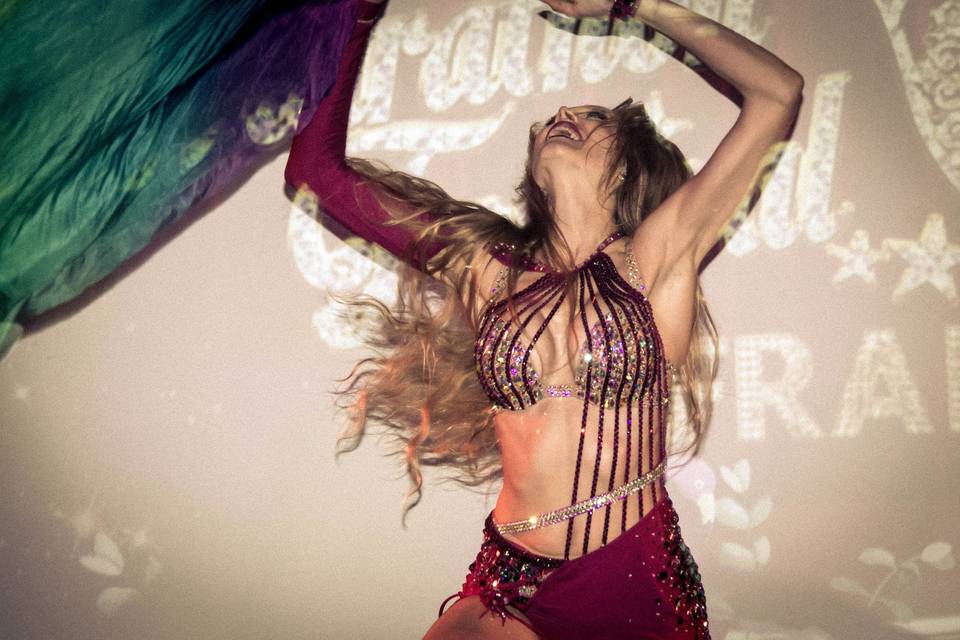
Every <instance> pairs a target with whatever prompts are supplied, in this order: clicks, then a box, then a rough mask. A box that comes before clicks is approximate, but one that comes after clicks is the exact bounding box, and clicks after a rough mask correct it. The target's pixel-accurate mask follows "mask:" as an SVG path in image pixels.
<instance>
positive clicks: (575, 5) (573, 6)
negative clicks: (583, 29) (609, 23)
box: [543, 0, 613, 18]
mask: <svg viewBox="0 0 960 640" xmlns="http://www.w3.org/2000/svg"><path fill="white" fill-rule="evenodd" d="M543 2H544V4H547V5H548V6H549V7H550V8H551V9H553V10H554V11H556V12H557V13H562V14H563V15H565V16H570V17H572V18H605V17H607V16H608V15H610V8H611V7H612V6H613V0H543Z"/></svg>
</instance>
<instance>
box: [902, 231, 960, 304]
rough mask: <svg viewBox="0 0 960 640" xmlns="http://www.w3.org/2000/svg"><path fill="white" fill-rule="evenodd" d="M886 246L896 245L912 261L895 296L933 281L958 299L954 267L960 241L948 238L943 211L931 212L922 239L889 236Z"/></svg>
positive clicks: (959, 256) (940, 288)
mask: <svg viewBox="0 0 960 640" xmlns="http://www.w3.org/2000/svg"><path fill="white" fill-rule="evenodd" d="M884 246H886V247H889V248H891V249H893V250H894V251H895V252H896V253H897V254H898V255H899V256H900V257H901V258H903V260H904V261H906V263H907V265H908V266H907V268H906V269H905V270H904V272H903V275H902V276H900V282H899V283H897V288H896V289H894V291H893V299H894V300H896V299H897V298H898V297H900V296H901V295H903V294H904V293H906V292H908V291H912V290H913V289H916V288H917V287H919V286H920V285H922V284H923V283H924V282H929V283H930V284H931V285H933V286H934V287H936V288H937V291H939V292H940V293H942V294H943V295H944V296H945V297H946V298H947V300H950V301H951V302H953V303H956V302H957V287H956V283H955V282H954V281H953V276H952V275H950V270H951V269H952V268H953V267H954V266H955V265H956V264H957V263H960V245H956V244H953V243H950V242H948V241H947V230H946V227H945V226H944V224H943V214H940V213H931V214H930V215H928V216H927V221H926V222H925V223H924V225H923V229H922V230H921V231H920V238H919V239H918V240H899V239H895V238H887V239H886V240H885V241H884Z"/></svg>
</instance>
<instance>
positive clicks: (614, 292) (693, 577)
mask: <svg viewBox="0 0 960 640" xmlns="http://www.w3.org/2000/svg"><path fill="white" fill-rule="evenodd" d="M620 237H621V236H620V234H615V235H613V236H611V237H610V238H607V239H606V240H605V241H604V242H603V243H602V244H601V245H600V246H599V247H598V248H597V250H596V252H595V253H594V254H593V255H592V256H591V257H590V258H589V259H588V260H587V261H586V262H584V263H583V264H582V265H581V266H580V267H579V268H578V269H577V270H576V272H575V273H574V274H573V276H572V277H574V278H575V282H576V292H577V301H576V304H577V307H576V308H577V314H576V317H577V320H578V321H579V322H580V324H581V328H582V330H583V335H584V336H588V337H589V339H587V340H584V341H583V344H582V346H581V348H580V350H579V352H578V353H577V356H576V369H575V378H574V381H573V383H572V384H559V385H558V384H545V381H544V380H543V378H542V377H541V375H540V373H539V372H538V371H537V370H536V368H535V367H533V366H532V364H531V358H532V356H533V355H534V348H535V346H536V344H537V341H538V339H539V338H540V336H542V335H543V333H544V331H545V330H546V328H547V325H548V324H549V323H551V322H555V321H556V318H558V317H559V316H561V315H563V314H561V313H560V309H561V307H562V305H563V303H564V301H565V298H566V296H567V291H568V288H567V287H566V286H565V283H566V280H567V278H566V277H565V274H562V273H559V272H556V271H554V270H553V269H551V268H549V267H548V266H546V265H542V264H539V263H535V262H533V261H527V263H526V264H525V265H524V268H526V269H527V270H532V271H539V272H542V273H543V275H542V276H540V277H539V278H538V279H537V280H535V281H534V282H533V283H532V284H530V285H528V286H526V287H525V288H523V289H521V290H520V291H517V292H516V293H515V294H514V295H513V296H512V297H511V298H510V299H509V300H508V299H500V300H497V299H493V300H491V302H490V303H488V305H487V306H486V308H485V309H484V310H483V312H482V314H481V320H480V327H479V331H478V335H477V342H476V349H475V354H474V355H475V360H476V364H477V373H478V376H479V378H480V381H481V384H482V385H483V388H484V390H485V391H486V392H487V395H488V396H489V398H490V400H491V402H493V403H494V405H495V406H497V407H498V408H500V409H501V410H505V411H522V410H524V409H527V408H529V407H530V406H532V405H534V404H536V403H537V402H540V401H542V400H543V398H544V397H545V396H549V397H555V398H565V399H570V400H572V401H577V400H579V401H580V402H582V404H583V410H582V414H581V415H582V420H581V429H580V436H579V443H578V447H577V456H576V460H575V462H574V464H575V465H576V471H575V473H574V482H573V487H572V495H571V499H570V506H569V507H567V508H566V509H559V510H558V511H557V512H555V513H558V514H561V515H559V516H557V517H556V518H554V520H556V521H557V522H560V523H562V522H566V527H567V532H566V545H565V549H564V557H563V558H550V557H547V556H542V555H538V554H535V553H531V552H529V551H527V550H525V549H523V548H522V547H520V546H519V545H518V544H516V543H515V542H511V541H510V540H507V539H506V538H504V537H503V535H502V533H503V532H504V525H502V524H499V525H498V524H497V523H495V522H494V520H493V514H492V513H491V514H490V517H488V518H487V522H486V526H485V528H484V542H483V544H482V546H481V551H480V553H479V554H478V556H477V558H476V560H475V561H474V562H473V563H472V564H471V565H470V569H469V573H468V575H467V578H466V580H465V582H464V584H463V587H462V588H461V590H460V592H459V593H458V594H457V595H458V596H460V597H466V596H472V595H476V596H479V597H480V598H481V600H482V601H483V602H484V604H485V605H486V607H487V608H488V609H489V610H490V611H491V612H493V613H495V614H497V615H500V616H501V617H506V616H512V617H516V618H517V619H519V620H521V621H522V622H524V623H525V624H529V626H531V628H532V629H533V630H535V631H536V632H537V633H538V634H539V635H541V636H542V637H546V638H569V637H576V638H698V639H699V638H709V637H710V634H709V629H708V625H707V612H706V602H705V597H704V592H703V586H702V584H701V581H700V575H699V571H698V568H697V565H696V562H695V561H694V560H693V557H692V556H691V554H690V552H689V550H688V549H687V547H686V545H685V544H684V542H683V538H682V536H681V533H680V527H679V524H678V518H677V514H676V512H675V511H674V509H673V503H672V502H671V500H670V498H669V496H668V495H667V492H666V488H665V487H664V485H663V480H662V477H661V474H660V473H658V471H660V470H662V468H663V467H662V465H663V463H664V461H665V459H666V445H665V435H666V413H667V412H666V406H667V402H668V400H669V373H668V368H669V363H668V362H667V360H666V358H665V357H664V355H663V347H662V343H661V340H660V336H659V333H658V331H657V327H656V324H655V323H654V319H653V314H652V309H651V308H650V304H649V302H648V301H647V299H646V296H645V295H644V294H643V289H644V285H643V283H642V282H640V281H639V276H638V270H637V268H636V264H635V261H634V259H633V256H632V253H631V252H630V251H629V243H625V244H626V247H627V251H626V262H627V266H628V276H627V278H628V279H629V280H630V282H628V281H627V279H624V277H622V276H621V275H620V273H619V272H618V271H617V269H616V267H615V266H614V263H613V261H612V259H611V258H610V256H609V254H608V253H607V252H605V251H604V249H606V248H607V247H608V246H609V245H610V244H611V243H613V242H614V241H616V240H618V239H619V238H620ZM494 255H495V257H497V258H499V259H500V260H501V261H502V262H504V263H505V264H509V259H508V257H507V256H508V254H507V252H506V250H505V248H502V247H501V248H497V249H495V251H494ZM500 286H502V285H500ZM496 288H497V287H495V289H496ZM511 308H513V309H514V310H515V315H513V314H512V313H511V311H510V309H511ZM589 316H593V318H594V319H593V322H592V323H591V322H590V321H589V320H588V317H589ZM524 336H532V337H531V338H530V339H529V341H527V340H526V339H525V337H524ZM591 406H595V407H597V410H596V413H595V415H596V416H597V419H596V420H597V423H598V424H596V425H592V426H593V428H592V429H591V428H588V424H587V421H588V416H590V415H591V412H590V411H589V408H590V407H591ZM610 413H612V414H613V418H612V420H607V419H606V418H607V417H608V416H609V414H610ZM611 423H612V424H611ZM588 433H596V440H595V441H594V442H589V443H588ZM604 435H606V436H607V437H608V438H612V442H613V446H612V453H611V455H610V458H609V460H605V458H604V456H603V454H602V452H603V451H604V448H603V438H604ZM588 447H593V450H594V451H595V452H596V453H595V455H594V456H593V458H594V459H595V462H594V465H593V469H589V470H583V469H581V466H582V464H581V463H582V461H583V458H584V452H585V448H588ZM621 449H622V450H623V451H622V452H621ZM604 464H606V465H608V467H607V468H608V469H609V470H610V472H609V474H608V475H609V481H608V483H607V486H599V485H598V478H599V476H600V471H601V465H604ZM635 476H636V477H639V478H640V479H642V480H644V481H645V482H643V483H635V486H641V485H642V484H650V485H651V486H652V491H651V493H652V495H653V497H654V500H653V503H652V504H646V505H645V504H644V493H643V492H642V491H636V492H634V493H632V494H628V493H627V491H622V492H621V494H624V495H621V494H617V492H616V491H617V490H616V489H615V488H614V484H615V479H617V478H620V479H621V480H620V483H619V484H620V486H621V487H627V486H629V484H630V479H631V478H634V477H635ZM585 481H588V482H585ZM600 492H605V493H600ZM609 496H613V497H609ZM625 500H635V501H636V502H637V508H638V509H637V512H636V513H639V514H643V516H642V517H640V518H639V520H637V521H636V522H635V523H634V524H632V525H631V526H629V527H628V526H627V513H628V510H627V508H626V506H627V505H626V504H625ZM618 507H620V508H618ZM564 512H567V513H564ZM617 515H619V517H617ZM601 517H602V521H601V520H600V518H601ZM578 518H582V519H583V520H584V523H583V525H582V527H581V528H579V529H580V534H579V535H580V540H579V545H577V550H578V552H577V554H576V555H577V557H573V554H572V553H571V552H572V551H574V531H575V527H574V523H575V520H576V519H578ZM594 518H597V522H596V523H594V522H593V520H594ZM540 519H541V520H543V519H544V516H542V515H541V516H540ZM536 520H537V518H536V517H533V518H531V523H530V525H529V527H527V528H534V527H539V526H562V525H561V524H556V523H554V522H551V521H549V519H548V521H547V522H545V523H543V522H536ZM512 524H514V525H519V526H518V527H517V530H521V531H522V530H523V529H524V526H523V521H519V522H516V523H512ZM591 526H602V536H601V538H600V545H601V546H600V547H599V548H597V549H594V550H590V545H589V543H590V540H591V534H590V531H591ZM498 529H499V531H498ZM617 529H619V531H617ZM594 537H596V536H594ZM442 609H443V607H441V612H442ZM515 612H520V613H522V617H518V616H517V615H516V613H515Z"/></svg>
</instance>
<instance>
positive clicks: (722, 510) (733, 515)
mask: <svg viewBox="0 0 960 640" xmlns="http://www.w3.org/2000/svg"><path fill="white" fill-rule="evenodd" d="M720 477H721V478H722V479H723V482H724V483H725V484H726V485H727V487H729V488H730V489H731V490H732V491H733V492H734V493H735V494H737V495H743V494H745V493H746V492H747V490H748V489H749V488H750V461H749V460H746V459H741V460H739V461H738V462H737V463H736V464H735V465H733V467H727V466H726V465H720ZM772 507H773V501H772V500H771V499H770V496H761V497H760V498H758V499H757V500H756V502H754V503H753V506H751V507H749V508H748V507H746V506H744V505H743V504H742V503H741V502H740V501H739V500H738V499H736V498H720V499H718V500H717V503H716V516H717V523H718V524H721V525H723V526H725V527H729V528H731V529H736V530H738V531H744V532H751V531H752V530H754V529H756V528H757V527H759V526H760V525H762V524H763V523H764V522H765V521H766V520H767V517H769V515H770V509H771V508H772ZM748 535H750V537H751V538H752V540H751V542H750V546H745V545H743V544H740V543H737V542H721V543H720V560H721V561H722V562H723V563H724V564H726V565H727V566H730V567H733V568H734V569H738V570H740V571H746V572H756V571H759V570H760V569H761V568H763V567H764V566H766V565H767V563H768V562H769V561H770V540H769V539H768V538H767V536H765V535H760V536H755V537H754V534H753V533H748Z"/></svg>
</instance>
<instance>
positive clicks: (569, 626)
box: [440, 496, 710, 640]
mask: <svg viewBox="0 0 960 640" xmlns="http://www.w3.org/2000/svg"><path fill="white" fill-rule="evenodd" d="M483 536H484V541H483V544H482V545H481V547H480V553H479V554H477V558H476V560H474V562H473V563H471V564H470V567H469V573H468V574H467V577H466V580H465V581H464V584H463V587H462V588H461V590H460V592H459V593H457V594H454V595H453V596H451V597H450V598H447V600H445V601H444V603H443V605H441V607H440V613H441V614H442V613H443V609H444V606H445V605H446V604H447V602H449V601H450V600H451V599H453V598H457V597H459V598H465V597H467V596H473V595H476V596H479V597H480V599H481V600H482V602H483V603H484V605H485V606H486V608H487V610H488V611H489V612H491V613H493V614H495V615H498V616H500V617H501V618H502V619H503V620H504V621H506V618H507V617H512V618H514V619H516V620H519V621H520V622H523V623H524V624H526V625H527V626H528V627H530V628H531V629H532V630H533V631H535V632H536V633H537V634H538V635H539V636H540V637H542V638H548V639H549V638H591V639H596V640H600V639H606V638H611V639H613V638H616V639H618V640H622V639H624V638H646V639H657V640H659V639H666V640H674V639H676V640H681V639H682V640H709V638H710V630H709V627H708V624H707V608H706V599H705V596H704V592H703V585H702V584H701V581H700V573H699V570H698V568H697V563H696V562H695V561H694V559H693V556H692V555H691V554H690V551H689V549H688V548H687V546H686V545H685V544H684V542H683V538H682V537H681V535H680V526H679V524H678V518H677V513H676V511H675V510H674V508H673V503H672V502H671V500H670V497H669V496H665V497H664V498H663V499H662V500H661V501H660V502H659V503H657V504H656V505H655V506H654V508H653V509H652V510H651V511H650V512H649V513H647V514H646V515H645V516H644V517H643V518H641V519H640V521H639V522H637V523H636V524H635V525H633V526H632V527H630V528H629V529H627V531H625V532H624V533H622V534H620V535H619V536H617V537H616V538H614V539H613V540H611V541H610V542H609V543H608V544H606V545H604V546H602V547H600V548H599V549H597V550H595V551H592V552H590V553H588V554H586V555H584V556H580V557H579V558H575V559H573V560H561V559H558V558H550V557H547V556H541V555H537V554H535V553H531V552H530V551H527V550H526V549H524V548H523V547H521V546H519V545H517V544H515V543H513V542H510V541H509V540H507V539H505V538H504V537H503V536H501V535H500V534H499V533H498V532H497V530H496V528H495V527H494V525H493V514H492V512H491V514H490V515H489V516H487V521H486V525H485V527H484V532H483ZM516 612H520V613H522V614H523V617H519V616H518V615H517V613H516ZM484 613H486V612H484ZM524 618H526V619H525V620H524Z"/></svg>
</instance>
